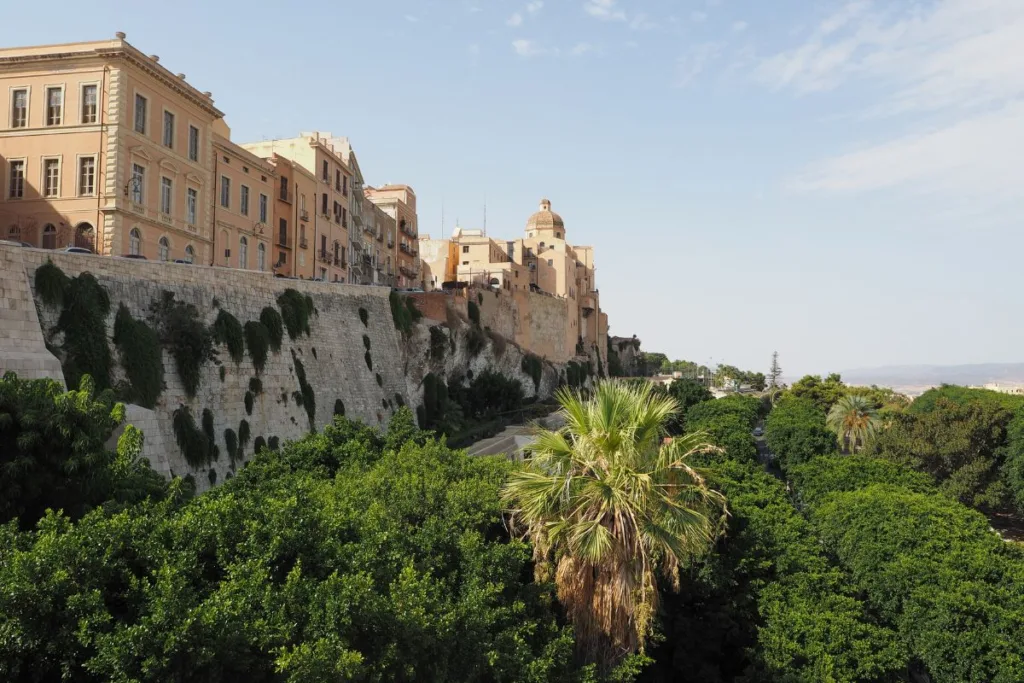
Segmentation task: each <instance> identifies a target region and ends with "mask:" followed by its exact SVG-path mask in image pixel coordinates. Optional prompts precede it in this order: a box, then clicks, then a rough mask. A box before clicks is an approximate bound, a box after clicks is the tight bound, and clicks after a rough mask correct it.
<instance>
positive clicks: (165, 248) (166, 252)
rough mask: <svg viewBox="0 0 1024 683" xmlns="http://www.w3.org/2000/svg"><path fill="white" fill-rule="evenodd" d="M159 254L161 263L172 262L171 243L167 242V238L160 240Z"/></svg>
mask: <svg viewBox="0 0 1024 683" xmlns="http://www.w3.org/2000/svg"><path fill="white" fill-rule="evenodd" d="M157 254H158V256H159V258H160V260H161V261H170V260H171V243H170V242H168V241H167V238H166V237H161V238H160V243H159V246H158V249H157Z"/></svg>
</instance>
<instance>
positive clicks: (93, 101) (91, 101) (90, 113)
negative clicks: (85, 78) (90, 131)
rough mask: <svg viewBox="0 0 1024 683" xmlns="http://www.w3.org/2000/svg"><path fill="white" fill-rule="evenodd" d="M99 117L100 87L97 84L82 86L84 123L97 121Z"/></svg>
mask: <svg viewBox="0 0 1024 683" xmlns="http://www.w3.org/2000/svg"><path fill="white" fill-rule="evenodd" d="M98 118H99V89H98V88H97V87H96V86H95V85H83V86H82V123H96V121H97V120H98Z"/></svg>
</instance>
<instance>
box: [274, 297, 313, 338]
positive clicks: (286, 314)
mask: <svg viewBox="0 0 1024 683" xmlns="http://www.w3.org/2000/svg"><path fill="white" fill-rule="evenodd" d="M277 305H278V306H280V307H281V318H282V320H283V321H284V326H285V329H287V330H288V336H289V337H290V338H291V339H293V340H294V339H295V338H296V337H298V336H299V335H300V334H302V333H305V334H306V336H307V337H308V336H309V320H310V318H311V317H312V315H313V299H312V297H310V296H309V295H303V294H302V293H300V292H298V291H297V290H294V289H286V290H284V292H282V293H281V296H279V297H277Z"/></svg>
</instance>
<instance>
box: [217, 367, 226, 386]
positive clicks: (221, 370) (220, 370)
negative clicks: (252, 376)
mask: <svg viewBox="0 0 1024 683" xmlns="http://www.w3.org/2000/svg"><path fill="white" fill-rule="evenodd" d="M217 374H218V375H220V381H221V382H223V381H224V378H226V377H227V376H228V369H227V368H225V367H224V366H223V365H222V366H220V367H219V368H217Z"/></svg>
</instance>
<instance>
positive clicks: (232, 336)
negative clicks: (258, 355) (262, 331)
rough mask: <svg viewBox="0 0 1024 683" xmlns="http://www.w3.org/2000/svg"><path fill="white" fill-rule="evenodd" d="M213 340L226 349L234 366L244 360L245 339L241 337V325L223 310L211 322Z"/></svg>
mask: <svg viewBox="0 0 1024 683" xmlns="http://www.w3.org/2000/svg"><path fill="white" fill-rule="evenodd" d="M213 338H214V340H215V341H216V342H217V343H218V344H223V345H224V346H225V347H226V348H227V350H228V355H229V356H231V360H233V361H234V362H235V364H236V365H237V364H239V363H241V362H242V359H243V358H245V338H244V337H243V336H242V324H241V323H240V322H238V318H236V317H235V316H233V315H231V314H230V313H228V312H227V311H225V310H224V309H223V308H222V309H220V311H219V312H218V313H217V319H216V320H214V321H213Z"/></svg>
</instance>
